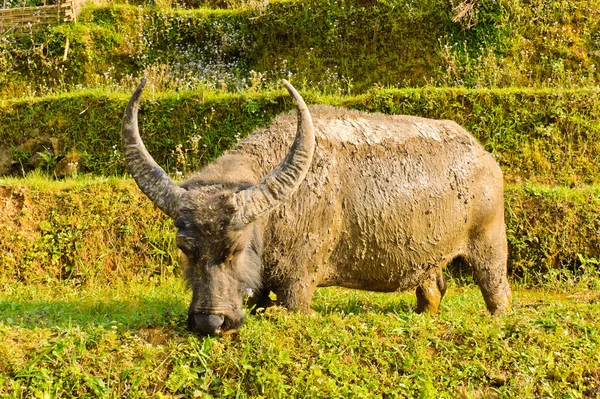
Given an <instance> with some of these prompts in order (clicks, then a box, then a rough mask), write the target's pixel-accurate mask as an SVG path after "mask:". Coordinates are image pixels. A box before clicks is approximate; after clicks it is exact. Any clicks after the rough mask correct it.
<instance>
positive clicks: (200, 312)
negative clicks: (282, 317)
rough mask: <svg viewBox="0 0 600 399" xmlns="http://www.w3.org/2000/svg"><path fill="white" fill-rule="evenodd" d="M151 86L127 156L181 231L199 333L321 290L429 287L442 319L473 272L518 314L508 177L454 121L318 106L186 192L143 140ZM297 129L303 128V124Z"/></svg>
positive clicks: (427, 304)
mask: <svg viewBox="0 0 600 399" xmlns="http://www.w3.org/2000/svg"><path fill="white" fill-rule="evenodd" d="M144 84H145V80H144V81H142V83H141V84H140V86H139V87H138V88H137V90H136V91H135V92H134V93H133V95H132V97H131V99H130V101H129V104H128V105H127V109H126V111H125V115H124V117H123V130H122V144H123V149H124V153H125V160H126V163H127V166H128V168H129V171H130V172H131V174H132V175H133V177H134V179H135V181H136V182H137V184H138V186H139V187H140V189H141V190H142V191H143V192H144V193H145V194H146V195H147V196H148V197H149V198H150V200H152V202H153V203H154V204H156V206H157V207H158V208H160V209H161V210H162V211H163V212H164V213H166V214H167V215H168V216H170V217H171V218H172V219H173V220H174V221H175V226H176V227H177V230H178V231H177V246H178V247H179V248H180V249H181V251H182V252H183V254H184V256H182V258H184V261H183V263H184V270H185V276H186V278H187V280H188V281H189V283H190V285H191V288H192V291H193V296H192V301H191V304H190V307H189V311H188V326H189V328H190V329H191V330H192V331H194V332H197V333H199V334H203V335H204V334H213V335H219V334H221V333H223V332H225V331H229V330H235V329H237V328H239V326H240V325H241V323H242V321H243V317H244V312H243V310H242V306H243V302H244V296H245V293H246V292H247V290H248V289H251V290H253V291H254V298H253V301H254V303H256V304H258V306H266V305H268V304H269V301H270V299H269V293H270V292H271V291H272V292H274V293H275V294H276V295H277V301H278V303H280V304H282V305H283V306H285V307H287V308H289V309H293V310H301V311H308V309H309V306H310V302H311V299H312V296H313V293H314V291H315V288H316V287H323V286H341V287H349V288H358V289H363V290H371V291H380V292H392V291H399V290H407V289H412V288H416V293H417V311H419V312H421V311H430V312H436V311H437V309H438V306H439V303H440V301H441V299H442V297H443V295H444V292H445V288H446V287H445V281H444V278H443V274H442V270H443V268H444V267H445V266H446V265H447V264H449V263H450V262H452V261H453V260H456V259H461V260H463V261H465V262H466V263H467V264H469V265H470V267H471V268H472V270H473V272H474V275H475V279H476V281H477V283H478V284H479V287H480V288H481V292H482V293H483V297H484V299H485V303H486V305H487V308H488V310H489V311H490V312H491V313H493V314H501V313H503V312H505V311H507V310H508V308H509V304H510V297H511V291H510V287H509V284H508V281H507V278H506V258H507V244H506V233H505V226H504V204H503V182H502V172H501V171H500V168H499V167H498V164H497V163H496V162H495V160H494V157H493V156H492V155H491V154H489V153H487V152H486V151H485V150H484V149H483V147H482V146H481V145H480V144H479V143H478V142H477V140H476V139H475V138H473V136H471V135H470V134H469V133H468V132H467V131H465V129H463V128H462V127H461V126H459V125H457V124H456V123H454V122H451V121H437V120H430V119H423V118H418V117H413V116H387V115H380V114H371V113H363V112H357V111H351V110H348V109H343V108H334V107H327V106H315V107H310V108H309V107H307V106H306V104H305V103H304V101H303V100H302V98H301V97H300V95H299V94H298V92H297V91H296V90H295V89H294V88H293V87H292V85H290V84H289V83H288V82H286V81H284V84H285V86H286V88H287V89H288V91H289V93H290V95H291V96H292V99H293V101H294V102H295V104H296V107H297V118H296V116H295V115H294V114H293V113H289V114H284V115H281V116H279V117H278V118H276V119H275V120H274V121H273V123H272V124H271V125H270V126H268V127H267V128H265V129H260V130H258V131H256V132H255V133H254V134H252V135H251V136H249V137H248V138H247V139H245V140H243V141H242V142H241V143H239V144H238V145H237V146H236V147H235V148H233V149H232V150H230V151H228V152H226V153H225V154H223V155H222V156H220V157H219V158H218V159H217V160H216V161H214V162H213V163H211V164H210V165H207V166H206V167H204V168H203V169H202V170H200V171H199V172H197V173H196V174H195V175H193V176H192V177H191V178H190V179H189V180H187V181H186V182H185V183H183V184H180V185H178V184H176V183H174V182H173V181H172V180H171V179H170V178H169V177H168V176H167V174H166V173H165V172H164V171H163V169H162V168H161V167H160V166H158V165H157V164H156V162H155V161H154V160H153V159H152V157H151V156H150V154H149V153H148V152H147V150H146V148H145V147H144V144H143V143H142V140H141V138H140V135H139V131H138V120H137V114H138V105H139V102H140V96H141V94H142V90H143V87H144ZM296 126H297V127H296Z"/></svg>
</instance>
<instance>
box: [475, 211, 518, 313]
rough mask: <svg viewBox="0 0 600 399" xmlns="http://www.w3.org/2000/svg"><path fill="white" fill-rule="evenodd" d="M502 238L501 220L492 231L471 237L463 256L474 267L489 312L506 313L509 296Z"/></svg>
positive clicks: (502, 227) (503, 239)
mask: <svg viewBox="0 0 600 399" xmlns="http://www.w3.org/2000/svg"><path fill="white" fill-rule="evenodd" d="M494 232H497V234H494ZM504 237H506V235H505V233H504V223H498V227H497V228H496V229H495V230H492V229H489V230H487V231H483V232H481V234H479V235H478V237H477V238H476V239H473V241H472V243H471V245H470V253H469V254H468V255H467V256H466V257H465V258H466V260H467V262H468V263H469V264H470V265H471V267H472V268H473V272H474V274H475V280H476V281H477V284H478V285H479V288H480V289H481V293H482V294H483V299H484V300H485V304H486V306H487V308H488V310H489V312H490V313H491V314H497V315H501V314H504V313H506V312H508V310H509V309H510V302H511V299H512V293H511V290H510V286H509V284H508V279H507V276H506V274H507V268H506V257H507V244H506V239H505V238H504Z"/></svg>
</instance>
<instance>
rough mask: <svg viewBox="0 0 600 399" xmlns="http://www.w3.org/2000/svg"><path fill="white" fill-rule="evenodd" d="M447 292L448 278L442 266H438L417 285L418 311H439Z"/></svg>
mask: <svg viewBox="0 0 600 399" xmlns="http://www.w3.org/2000/svg"><path fill="white" fill-rule="evenodd" d="M444 294H446V278H445V277H444V272H443V271H442V269H441V268H436V269H434V270H432V271H431V273H429V276H428V277H427V279H425V281H423V282H422V283H421V284H420V285H419V286H418V287H417V309H416V311H417V313H423V312H428V313H437V311H438V309H439V307H440V302H441V301H442V298H443V297H444Z"/></svg>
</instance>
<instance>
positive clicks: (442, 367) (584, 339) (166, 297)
mask: <svg viewBox="0 0 600 399" xmlns="http://www.w3.org/2000/svg"><path fill="white" fill-rule="evenodd" d="M0 286H1V287H2V289H1V290H0V334H1V335H2V336H3V337H4V339H3V340H2V341H1V342H0V359H3V360H1V361H0V396H2V397H107V398H110V397H115V398H117V397H147V396H154V397H240V398H244V397H264V398H274V397H330V398H331V397H340V398H341V397H423V398H429V397H431V398H433V397H436V398H437V397H440V398H445V397H448V398H455V397H473V398H475V397H507V398H509V397H510V398H514V397H555V396H560V397H573V398H578V397H598V395H600V382H599V381H600V367H599V366H598V365H599V364H600V339H599V338H598V337H600V334H599V332H600V331H599V330H600V321H598V318H597V317H596V315H597V314H598V312H599V311H600V300H599V299H600V296H599V295H598V293H597V292H586V291H583V292H582V291H580V292H571V293H569V294H561V295H558V294H552V293H550V292H548V291H544V290H537V291H532V290H527V289H522V288H520V287H518V286H517V287H516V289H515V299H514V303H513V310H512V311H511V312H510V313H509V314H508V315H506V316H505V317H502V318H496V317H491V316H489V315H488V314H487V312H486V311H485V308H484V304H483V299H482V297H481V294H480V292H479V290H478V288H477V287H475V286H473V285H466V286H465V285H458V284H456V283H454V282H453V283H451V288H450V290H449V292H448V294H447V296H446V298H445V300H444V302H443V306H442V308H441V311H440V313H439V314H438V315H437V316H432V315H417V314H415V313H414V312H413V311H412V308H413V307H414V306H415V299H414V295H413V294H411V293H402V294H377V293H370V292H359V291H352V290H344V289H338V288H328V289H320V290H317V294H316V296H315V299H314V301H313V310H314V312H313V314H311V315H303V314H294V313H289V312H287V311H285V310H283V309H280V308H274V309H269V310H268V311H267V312H265V313H264V314H261V315H258V316H250V317H249V318H248V320H247V323H246V324H245V326H244V327H243V328H242V330H241V331H240V332H239V334H236V335H229V336H226V337H223V338H210V337H209V338H200V337H196V336H194V335H192V334H189V333H188V332H186V331H185V311H186V306H187V301H188V299H189V296H190V294H189V292H187V290H186V289H185V287H184V284H183V283H182V282H181V281H180V280H179V279H177V278H175V277H172V276H171V277H168V276H167V277H164V278H162V279H160V280H156V281H154V282H151V283H147V284H140V283H127V282H122V281H121V282H115V283H114V284H113V285H110V286H87V287H73V286H69V285H68V284H59V285H56V286H53V287H32V286H28V285H23V284H19V283H14V282H5V283H0Z"/></svg>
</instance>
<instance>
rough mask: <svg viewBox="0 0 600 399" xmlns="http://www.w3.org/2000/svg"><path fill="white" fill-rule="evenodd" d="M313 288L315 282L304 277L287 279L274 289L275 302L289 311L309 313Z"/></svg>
mask: <svg viewBox="0 0 600 399" xmlns="http://www.w3.org/2000/svg"><path fill="white" fill-rule="evenodd" d="M315 288H316V284H314V283H312V282H306V281H305V280H304V279H297V280H292V281H287V282H286V283H285V284H282V285H281V286H280V287H279V288H278V289H277V290H275V293H276V294H277V302H278V303H280V304H281V305H283V306H284V307H286V308H287V309H289V310H291V311H299V312H303V313H309V312H310V303H311V302H312V297H313V295H314V293H315Z"/></svg>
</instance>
